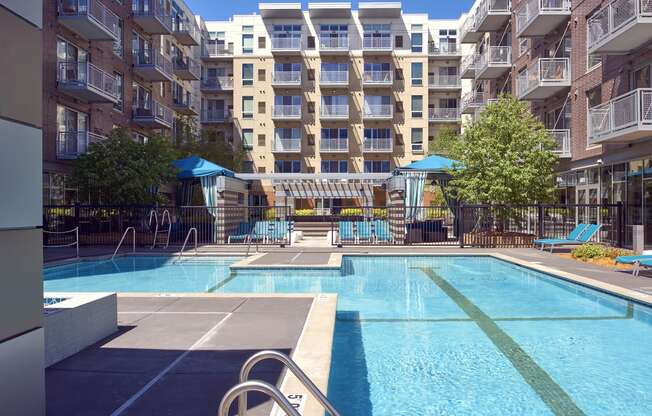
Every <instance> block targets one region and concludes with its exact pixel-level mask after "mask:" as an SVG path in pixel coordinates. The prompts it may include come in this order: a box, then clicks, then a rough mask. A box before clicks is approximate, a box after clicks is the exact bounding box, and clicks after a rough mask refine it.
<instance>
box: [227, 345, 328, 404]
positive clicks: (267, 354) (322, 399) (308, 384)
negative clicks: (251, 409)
mask: <svg viewBox="0 0 652 416" xmlns="http://www.w3.org/2000/svg"><path fill="white" fill-rule="evenodd" d="M264 360H276V361H279V362H280V363H282V364H283V365H284V366H285V367H287V369H288V370H290V371H291V372H292V374H294V376H295V377H296V378H297V379H299V381H300V382H301V384H303V386H304V387H305V388H306V389H308V391H310V393H311V394H312V395H313V396H314V397H315V398H316V399H317V401H319V403H320V404H321V405H322V406H323V407H324V409H325V410H326V411H328V413H329V414H331V415H332V416H340V414H339V413H338V411H337V410H336V409H335V407H334V406H333V405H332V404H331V402H330V401H329V400H328V399H327V398H326V396H325V395H324V394H323V393H322V392H321V390H319V388H318V387H317V386H315V383H313V382H312V380H310V378H309V377H308V376H307V375H306V373H304V372H303V370H301V368H299V366H298V365H297V363H295V362H294V361H293V360H292V359H291V358H290V357H288V356H287V355H285V354H283V353H280V352H278V351H271V350H267V351H261V352H259V353H256V354H254V355H252V356H251V357H249V359H248V360H247V361H246V362H245V363H244V364H243V366H242V368H241V369H240V383H241V385H242V384H243V383H245V382H246V381H247V379H248V378H249V373H250V372H251V370H252V369H253V368H254V366H255V365H256V364H258V363H259V362H261V361H264ZM227 394H228V393H227ZM284 410H285V409H284ZM246 411H247V391H246V390H244V391H242V392H241V394H240V401H239V407H238V415H239V416H244V414H245V413H246Z"/></svg>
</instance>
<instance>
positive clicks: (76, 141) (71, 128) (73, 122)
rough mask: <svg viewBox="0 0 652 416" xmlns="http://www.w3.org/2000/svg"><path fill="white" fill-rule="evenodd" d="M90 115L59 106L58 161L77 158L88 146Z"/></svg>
mask: <svg viewBox="0 0 652 416" xmlns="http://www.w3.org/2000/svg"><path fill="white" fill-rule="evenodd" d="M88 124H89V123H88V114H86V113H82V112H79V111H76V110H73V109H71V108H68V107H64V106H62V105H59V104H57V159H70V158H76V157H77V156H78V155H79V154H81V153H85V152H86V148H87V146H88V142H87V136H86V135H85V134H79V133H85V132H88Z"/></svg>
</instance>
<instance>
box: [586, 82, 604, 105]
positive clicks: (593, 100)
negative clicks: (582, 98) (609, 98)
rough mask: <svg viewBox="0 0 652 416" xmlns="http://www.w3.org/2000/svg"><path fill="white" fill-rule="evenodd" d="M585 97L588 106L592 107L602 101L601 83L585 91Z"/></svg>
mask: <svg viewBox="0 0 652 416" xmlns="http://www.w3.org/2000/svg"><path fill="white" fill-rule="evenodd" d="M586 99H587V101H588V103H589V108H593V107H595V106H596V105H600V104H601V103H602V85H598V86H597V87H595V88H593V89H592V90H590V91H587V93H586Z"/></svg>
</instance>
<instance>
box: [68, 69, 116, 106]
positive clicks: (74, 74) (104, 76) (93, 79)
mask: <svg viewBox="0 0 652 416" xmlns="http://www.w3.org/2000/svg"><path fill="white" fill-rule="evenodd" d="M57 82H59V83H60V84H64V85H65V84H68V85H70V84H74V85H75V86H85V87H86V88H90V89H94V90H96V91H97V92H100V93H102V94H104V95H107V96H109V98H111V99H113V100H117V99H118V90H117V83H116V79H115V77H114V76H113V75H111V74H109V73H107V72H105V71H103V70H101V69H99V68H98V67H96V66H95V65H93V64H92V63H90V62H74V61H64V62H58V63H57Z"/></svg>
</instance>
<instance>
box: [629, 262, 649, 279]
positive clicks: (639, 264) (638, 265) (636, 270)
mask: <svg viewBox="0 0 652 416" xmlns="http://www.w3.org/2000/svg"><path fill="white" fill-rule="evenodd" d="M641 267H645V268H648V269H649V268H652V259H649V260H641V261H637V262H636V263H634V271H632V274H633V275H634V276H638V275H639V273H640V272H641Z"/></svg>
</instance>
